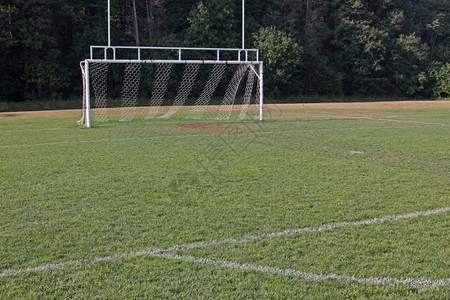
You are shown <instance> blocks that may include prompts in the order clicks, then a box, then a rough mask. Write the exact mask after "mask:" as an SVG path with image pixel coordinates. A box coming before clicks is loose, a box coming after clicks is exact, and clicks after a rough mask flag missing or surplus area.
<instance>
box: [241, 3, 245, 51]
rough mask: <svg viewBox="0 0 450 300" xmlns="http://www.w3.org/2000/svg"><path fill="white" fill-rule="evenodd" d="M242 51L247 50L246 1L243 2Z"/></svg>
mask: <svg viewBox="0 0 450 300" xmlns="http://www.w3.org/2000/svg"><path fill="white" fill-rule="evenodd" d="M242 49H245V0H242Z"/></svg>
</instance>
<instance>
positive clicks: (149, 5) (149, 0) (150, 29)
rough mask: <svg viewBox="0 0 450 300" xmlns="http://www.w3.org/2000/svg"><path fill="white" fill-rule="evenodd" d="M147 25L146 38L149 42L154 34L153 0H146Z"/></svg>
mask: <svg viewBox="0 0 450 300" xmlns="http://www.w3.org/2000/svg"><path fill="white" fill-rule="evenodd" d="M146 5H147V25H148V37H149V39H150V41H151V40H152V38H153V34H154V33H155V23H154V20H153V0H147V2H146Z"/></svg>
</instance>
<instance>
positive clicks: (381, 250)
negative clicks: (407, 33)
mask: <svg viewBox="0 0 450 300" xmlns="http://www.w3.org/2000/svg"><path fill="white" fill-rule="evenodd" d="M76 120H77V118H76V117H73V116H69V117H27V118H18V117H15V116H14V113H11V114H3V115H1V114H0V132H1V135H0V160H1V164H0V191H1V192H0V299H47V298H61V299H67V298H74V299H92V298H95V299H136V298H141V299H161V298H164V299H192V298H194V299H448V298H449V297H450V246H449V245H450V235H449V232H450V142H449V141H450V106H446V107H441V108H390V107H388V106H387V107H385V108H373V109H363V108H327V107H321V108H317V107H315V108H308V107H303V108H302V107H298V108H294V107H290V108H289V107H288V108H286V107H284V106H282V105H280V106H278V107H271V108H269V109H267V110H266V121H264V122H252V121H245V122H212V121H209V122H207V121H204V122H203V123H196V122H197V121H192V120H186V119H168V120H161V119H156V120H151V121H148V122H120V123H119V122H118V123H110V124H106V125H103V126H97V127H94V128H91V129H85V128H81V127H80V126H77V124H76ZM194 123H195V124H194Z"/></svg>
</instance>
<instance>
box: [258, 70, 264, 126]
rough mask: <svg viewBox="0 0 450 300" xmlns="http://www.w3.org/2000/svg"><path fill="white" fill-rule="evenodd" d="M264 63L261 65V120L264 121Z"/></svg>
mask: <svg viewBox="0 0 450 300" xmlns="http://www.w3.org/2000/svg"><path fill="white" fill-rule="evenodd" d="M263 107H264V63H263V62H260V63H259V120H260V121H262V120H263V119H264V113H263Z"/></svg>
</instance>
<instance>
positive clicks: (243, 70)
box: [79, 47, 263, 127]
mask: <svg viewBox="0 0 450 300" xmlns="http://www.w3.org/2000/svg"><path fill="white" fill-rule="evenodd" d="M111 49H112V51H111V53H108V51H109V50H111ZM130 49H131V50H137V51H138V52H137V55H136V57H134V58H133V59H120V58H117V55H118V54H117V53H118V49H116V48H111V47H108V48H104V49H103V53H104V57H103V58H102V59H95V58H91V59H87V60H85V61H82V62H81V63H80V67H81V72H82V76H83V115H82V118H81V120H80V121H79V123H80V124H83V125H85V126H87V127H90V126H91V124H102V123H106V122H116V121H131V120H149V119H156V118H185V119H205V120H207V119H219V120H243V119H260V120H262V100H263V98H262V96H263V93H262V86H263V85H262V82H263V81H262V76H263V72H262V62H260V61H258V59H257V58H258V53H257V52H256V55H254V57H253V58H255V60H253V61H252V60H249V57H250V54H249V52H252V51H255V50H242V49H209V48H202V49H200V50H202V51H206V52H204V54H203V55H204V56H206V57H208V58H210V57H211V55H209V56H208V55H207V54H208V51H214V53H215V55H216V56H215V57H214V59H209V60H204V59H202V60H199V59H182V58H183V57H182V54H183V55H185V56H188V55H187V54H184V53H182V50H184V51H185V52H186V50H191V51H192V50H195V51H197V53H196V54H197V55H199V53H201V52H199V51H200V50H199V48H176V49H173V48H170V49H167V48H164V49H163V50H170V51H172V52H173V51H174V50H175V52H176V53H177V54H178V59H175V60H170V59H142V52H141V51H142V50H154V48H144V47H139V48H138V47H135V48H133V47H127V50H130ZM160 49H161V48H157V50H160ZM205 49H206V50H205ZM93 50H95V49H91V57H92V56H93ZM221 51H222V52H226V53H225V54H223V53H221ZM230 51H231V52H235V53H234V54H235V55H234V56H232V57H230V56H229V53H228V52H230ZM256 51H257V50H256ZM205 53H206V54H205ZM227 54H228V57H230V59H224V58H223V57H227ZM236 54H237V55H236ZM153 55H154V54H153ZM108 56H111V57H110V58H108ZM191 57H192V55H191ZM233 57H234V58H235V59H233Z"/></svg>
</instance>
